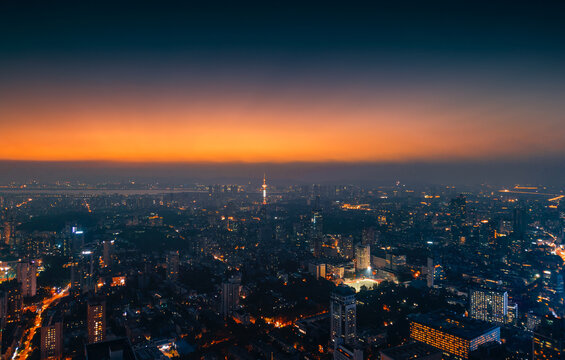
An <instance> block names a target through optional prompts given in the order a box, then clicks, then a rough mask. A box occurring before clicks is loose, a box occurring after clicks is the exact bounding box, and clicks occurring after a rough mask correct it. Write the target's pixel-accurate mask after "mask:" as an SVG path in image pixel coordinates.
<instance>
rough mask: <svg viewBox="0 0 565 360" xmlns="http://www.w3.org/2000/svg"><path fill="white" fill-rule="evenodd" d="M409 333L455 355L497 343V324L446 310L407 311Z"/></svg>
mask: <svg viewBox="0 0 565 360" xmlns="http://www.w3.org/2000/svg"><path fill="white" fill-rule="evenodd" d="M408 320H409V321H410V337H411V338H412V339H413V340H416V341H420V342H423V343H425V344H428V345H430V346H433V347H435V348H437V349H440V350H442V351H444V352H446V353H448V354H450V356H451V357H452V358H455V359H468V358H469V354H470V353H471V352H472V351H475V350H477V349H478V348H479V347H480V346H481V345H484V344H488V343H491V342H498V343H500V327H498V326H495V325H492V324H489V323H486V322H483V321H477V320H473V319H469V318H464V317H460V316H456V315H453V314H449V313H442V312H433V313H429V314H412V315H409V317H408Z"/></svg>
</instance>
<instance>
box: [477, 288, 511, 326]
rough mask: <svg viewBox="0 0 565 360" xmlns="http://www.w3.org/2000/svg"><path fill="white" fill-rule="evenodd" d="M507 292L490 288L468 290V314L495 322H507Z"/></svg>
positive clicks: (478, 318) (500, 323)
mask: <svg viewBox="0 0 565 360" xmlns="http://www.w3.org/2000/svg"><path fill="white" fill-rule="evenodd" d="M507 315H508V293H507V292H506V291H498V290H491V289H476V288H472V289H470V290H469V316H470V317H472V318H473V319H477V320H483V321H488V322H491V323H495V324H499V325H502V324H505V323H507Z"/></svg>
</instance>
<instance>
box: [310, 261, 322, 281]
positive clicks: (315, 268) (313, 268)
mask: <svg viewBox="0 0 565 360" xmlns="http://www.w3.org/2000/svg"><path fill="white" fill-rule="evenodd" d="M308 271H309V272H310V274H312V276H314V277H315V278H316V280H317V279H320V278H321V279H325V278H326V264H322V263H309V264H308Z"/></svg>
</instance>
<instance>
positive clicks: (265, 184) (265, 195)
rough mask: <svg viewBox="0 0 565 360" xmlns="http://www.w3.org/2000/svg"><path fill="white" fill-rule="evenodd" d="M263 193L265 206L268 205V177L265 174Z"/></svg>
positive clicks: (262, 186)
mask: <svg viewBox="0 0 565 360" xmlns="http://www.w3.org/2000/svg"><path fill="white" fill-rule="evenodd" d="M261 193H262V195H263V205H267V176H266V174H263V185H261Z"/></svg>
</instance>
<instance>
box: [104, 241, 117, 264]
mask: <svg viewBox="0 0 565 360" xmlns="http://www.w3.org/2000/svg"><path fill="white" fill-rule="evenodd" d="M102 246H103V257H102V259H103V260H104V265H106V266H110V265H112V256H113V253H114V240H104V242H103V243H102Z"/></svg>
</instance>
